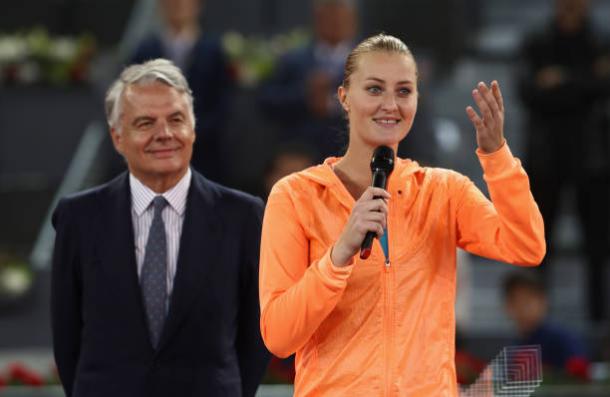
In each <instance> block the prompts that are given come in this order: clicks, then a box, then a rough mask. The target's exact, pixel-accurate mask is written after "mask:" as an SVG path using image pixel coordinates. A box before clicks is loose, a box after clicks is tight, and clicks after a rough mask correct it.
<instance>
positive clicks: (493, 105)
mask: <svg viewBox="0 0 610 397" xmlns="http://www.w3.org/2000/svg"><path fill="white" fill-rule="evenodd" d="M479 92H481V94H482V95H483V99H485V102H486V103H487V106H489V108H490V109H491V113H492V117H493V118H494V119H496V118H497V117H498V116H499V115H500V107H499V106H498V101H497V100H496V97H495V96H494V94H493V93H492V90H491V89H489V88H488V87H487V85H486V84H485V83H483V82H480V83H479Z"/></svg>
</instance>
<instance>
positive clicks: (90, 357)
mask: <svg viewBox="0 0 610 397" xmlns="http://www.w3.org/2000/svg"><path fill="white" fill-rule="evenodd" d="M262 213H263V203H262V201H261V200H260V199H257V198H254V197H252V196H249V195H247V194H245V193H241V192H238V191H235V190H231V189H228V188H225V187H222V186H220V185H218V184H215V183H213V182H211V181H209V180H207V179H205V178H204V177H203V176H201V174H199V173H197V172H195V171H193V176H192V181H191V186H190V190H189V193H188V196H187V205H186V212H185V217H184V224H183V228H182V235H181V241H180V250H179V255H178V267H177V272H176V276H175V281H174V287H173V293H172V296H171V302H170V307H169V313H168V317H167V318H166V321H165V325H164V329H163V332H162V335H161V340H160V342H159V346H158V349H156V350H155V349H153V347H152V345H151V343H150V338H149V334H148V328H147V324H146V316H145V312H144V306H143V302H142V297H141V291H140V285H139V280H138V275H137V266H136V258H135V250H134V235H133V225H132V216H131V193H130V189H129V177H128V174H127V173H123V174H122V175H120V176H118V177H117V178H116V179H114V180H113V181H111V182H109V183H107V184H105V185H102V186H100V187H97V188H94V189H91V190H88V191H85V192H82V193H78V194H76V195H74V196H71V197H68V198H64V199H62V200H61V201H60V203H59V204H58V206H57V209H56V210H55V213H54V215H53V225H54V226H55V228H56V231H57V236H56V241H55V251H54V255H53V269H52V288H51V309H52V310H51V311H52V313H51V314H52V328H53V347H54V353H55V360H56V363H57V368H58V370H59V376H60V378H61V381H62V384H63V386H64V389H65V391H66V394H67V396H78V397H95V396H100V397H102V396H103V397H107V396H113V397H121V396H125V397H138V396H142V397H144V396H145V397H151V396H152V397H154V396H164V397H165V396H181V397H184V396H223V397H224V396H253V395H254V394H255V392H256V389H257V387H258V384H259V382H260V379H261V378H262V375H263V373H264V371H265V368H266V364H267V360H268V352H267V351H266V349H265V347H264V345H263V342H262V339H261V337H260V331H259V317H260V312H259V304H258V258H259V244H260V229H261V218H262Z"/></svg>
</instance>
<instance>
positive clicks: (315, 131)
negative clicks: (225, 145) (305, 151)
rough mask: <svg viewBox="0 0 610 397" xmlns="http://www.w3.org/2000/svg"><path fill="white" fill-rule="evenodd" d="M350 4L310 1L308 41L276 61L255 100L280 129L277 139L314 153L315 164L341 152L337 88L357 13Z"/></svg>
mask: <svg viewBox="0 0 610 397" xmlns="http://www.w3.org/2000/svg"><path fill="white" fill-rule="evenodd" d="M354 3H355V2H354V1H353V0H314V2H313V28H314V29H313V30H314V36H313V37H312V40H311V41H310V42H308V43H307V44H306V45H304V46H303V47H298V48H295V49H293V50H292V51H289V52H288V53H286V54H285V55H284V56H282V57H281V58H280V60H279V61H278V64H277V65H276V69H275V71H274V74H273V76H271V78H270V79H269V80H268V81H267V82H265V84H264V85H263V87H262V89H261V95H260V102H261V105H262V107H263V110H264V111H265V112H266V114H267V115H268V116H269V118H270V119H272V120H273V121H275V122H276V123H277V124H278V125H279V126H280V128H281V129H282V136H280V137H279V138H280V141H284V142H299V143H305V144H308V145H310V146H311V147H313V148H315V149H316V150H317V157H318V159H317V160H318V161H322V160H324V158H325V157H327V156H337V155H339V154H340V153H342V149H343V148H344V147H345V146H346V145H345V143H346V142H342V141H343V139H341V137H340V136H339V135H340V133H339V132H340V131H345V117H344V114H343V109H342V108H341V107H340V106H339V101H337V98H336V96H337V88H338V87H339V85H341V82H342V80H343V68H344V65H345V59H346V58H347V55H348V54H349V53H350V51H351V50H352V47H353V46H354V44H355V43H354V39H355V37H356V31H357V10H356V7H355V4H354Z"/></svg>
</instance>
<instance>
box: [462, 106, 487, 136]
mask: <svg viewBox="0 0 610 397" xmlns="http://www.w3.org/2000/svg"><path fill="white" fill-rule="evenodd" d="M466 114H467V115H468V118H469V119H470V121H471V122H472V124H473V125H474V128H476V129H477V130H480V129H481V128H484V127H485V124H483V120H481V118H480V117H479V115H478V114H477V112H475V110H474V109H473V108H472V106H468V107H466Z"/></svg>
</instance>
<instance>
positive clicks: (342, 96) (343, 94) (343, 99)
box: [337, 85, 349, 113]
mask: <svg viewBox="0 0 610 397" xmlns="http://www.w3.org/2000/svg"><path fill="white" fill-rule="evenodd" d="M337 97H338V98H339V102H340V103H341V107H343V110H345V111H346V112H348V113H349V103H348V101H347V90H346V89H345V87H343V86H342V85H341V86H339V88H337Z"/></svg>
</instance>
